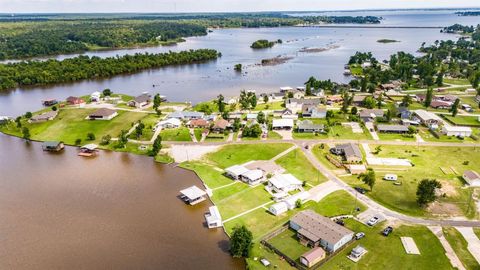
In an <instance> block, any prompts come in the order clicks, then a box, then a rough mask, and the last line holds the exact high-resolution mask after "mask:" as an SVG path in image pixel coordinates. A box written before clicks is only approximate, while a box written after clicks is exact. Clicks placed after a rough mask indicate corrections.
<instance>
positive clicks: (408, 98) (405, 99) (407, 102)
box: [401, 94, 412, 108]
mask: <svg viewBox="0 0 480 270" xmlns="http://www.w3.org/2000/svg"><path fill="white" fill-rule="evenodd" d="M410 104H412V97H411V96H410V95H409V94H407V95H405V96H404V97H403V99H402V104H401V105H402V107H405V108H408V106H410Z"/></svg>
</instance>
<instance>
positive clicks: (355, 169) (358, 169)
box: [347, 164, 367, 175]
mask: <svg viewBox="0 0 480 270" xmlns="http://www.w3.org/2000/svg"><path fill="white" fill-rule="evenodd" d="M347 169H348V171H349V172H350V174H352V175H357V174H361V173H364V172H366V171H367V167H366V166H365V165H363V164H350V165H348V166H347Z"/></svg>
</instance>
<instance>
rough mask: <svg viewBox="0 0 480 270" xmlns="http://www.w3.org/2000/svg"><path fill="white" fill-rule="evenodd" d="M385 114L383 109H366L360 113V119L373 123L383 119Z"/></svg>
mask: <svg viewBox="0 0 480 270" xmlns="http://www.w3.org/2000/svg"><path fill="white" fill-rule="evenodd" d="M384 114H385V112H384V111H383V110H382V109H365V110H362V111H360V114H359V115H360V118H361V119H362V120H363V122H373V121H375V119H376V118H379V117H383V115H384Z"/></svg>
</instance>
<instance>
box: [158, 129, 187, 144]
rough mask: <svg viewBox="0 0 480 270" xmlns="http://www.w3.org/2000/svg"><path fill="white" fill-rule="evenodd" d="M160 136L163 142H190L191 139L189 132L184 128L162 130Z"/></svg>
mask: <svg viewBox="0 0 480 270" xmlns="http://www.w3.org/2000/svg"><path fill="white" fill-rule="evenodd" d="M160 136H162V140H163V141H182V142H190V141H192V138H191V137H190V131H189V130H188V128H186V127H181V128H173V129H164V130H162V131H161V132H160Z"/></svg>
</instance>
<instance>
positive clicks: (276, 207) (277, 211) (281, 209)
mask: <svg viewBox="0 0 480 270" xmlns="http://www.w3.org/2000/svg"><path fill="white" fill-rule="evenodd" d="M268 211H269V212H270V213H272V214H273V215H275V216H278V215H281V214H283V213H285V212H287V211H288V205H287V203H286V202H284V201H282V202H278V203H276V204H272V205H271V206H270V207H269V208H268Z"/></svg>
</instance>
